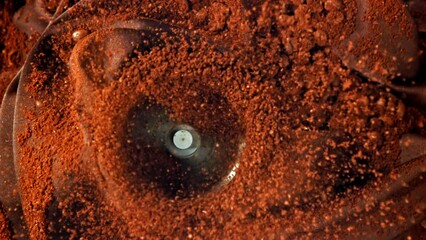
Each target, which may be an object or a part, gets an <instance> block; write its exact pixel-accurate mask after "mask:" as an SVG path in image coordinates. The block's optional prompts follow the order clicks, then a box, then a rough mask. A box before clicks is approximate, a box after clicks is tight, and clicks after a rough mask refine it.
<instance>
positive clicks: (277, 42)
mask: <svg viewBox="0 0 426 240" xmlns="http://www.w3.org/2000/svg"><path fill="white" fill-rule="evenodd" d="M83 2H84V3H85V4H79V3H77V4H76V5H74V6H73V8H71V9H70V10H69V16H68V19H73V18H76V17H78V19H79V22H77V23H75V22H74V23H73V24H76V25H71V23H70V22H71V21H66V20H64V21H63V22H59V23H56V24H62V26H63V28H62V29H72V31H64V34H58V35H54V36H52V37H49V38H48V40H46V41H44V42H43V43H42V44H44V45H42V46H43V47H45V48H46V49H49V54H50V56H45V55H43V54H38V55H37V54H36V55H35V56H34V59H33V60H32V62H31V71H30V73H29V76H30V77H29V78H28V81H27V82H26V85H25V86H24V89H25V91H26V93H27V95H28V99H31V101H34V102H35V103H36V105H35V106H34V107H25V108H23V110H22V111H23V112H25V118H26V119H27V122H26V125H25V127H24V128H23V129H22V131H20V132H18V133H17V134H18V140H19V145H20V164H21V169H22V171H21V174H20V176H19V186H20V194H21V198H22V203H23V204H22V206H23V211H24V213H25V222H26V225H27V228H28V232H29V236H30V238H31V239H47V238H55V239H56V238H59V237H62V238H69V239H76V238H83V239H85V238H88V239H94V238H95V239H115V238H124V239H127V238H138V237H140V236H143V237H144V238H146V239H152V238H167V237H170V236H173V237H179V238H181V237H182V238H195V239H204V238H280V237H282V238H294V237H311V238H315V236H316V237H318V238H321V237H322V238H331V237H334V238H344V237H345V236H348V235H349V236H351V237H355V238H356V237H363V236H365V235H367V236H371V235H372V234H373V233H371V232H374V234H378V235H377V236H380V234H381V231H384V232H385V230H386V229H387V228H393V227H395V226H401V228H402V226H405V225H404V224H405V222H406V221H405V220H406V219H407V218H409V217H410V216H406V215H404V213H403V212H401V211H400V208H399V207H400V206H398V204H399V201H403V196H404V195H401V196H398V197H395V199H394V200H387V201H383V202H381V203H380V205H379V206H373V207H371V211H370V210H367V212H362V210H360V212H359V215H357V216H356V217H357V218H355V219H356V221H355V220H354V221H353V222H351V221H349V220H348V222H345V221H344V220H343V221H341V222H336V223H334V222H333V221H331V222H332V223H331V224H327V221H328V222H330V220H329V219H328V218H334V217H335V216H332V214H333V213H336V212H337V213H338V210H337V209H339V207H341V206H345V204H346V205H347V204H349V205H351V204H352V205H353V204H354V202H357V201H358V200H360V199H364V200H367V199H368V197H367V196H368V194H370V193H369V192H371V191H375V190H379V189H380V187H381V186H382V185H385V184H387V183H388V182H390V181H391V179H392V177H389V175H391V174H389V173H394V172H397V173H399V170H394V169H395V168H396V167H397V166H399V165H400V163H399V154H400V139H401V137H402V136H403V134H406V133H409V132H416V133H420V134H423V135H424V134H425V130H424V126H425V124H426V118H425V116H426V115H425V112H424V110H422V109H420V108H417V107H414V106H411V105H410V104H407V103H406V102H404V101H402V100H401V99H400V98H398V97H397V96H396V95H395V94H393V93H392V92H391V91H390V89H389V88H387V87H386V84H387V83H390V82H391V80H390V78H391V77H395V76H397V75H398V74H397V70H395V62H392V58H391V57H389V56H386V55H385V54H381V52H377V51H376V52H374V53H371V54H370V53H369V52H368V51H369V50H370V49H371V48H370V44H371V42H380V41H381V40H380V36H379V35H376V34H373V36H375V37H376V39H375V38H373V39H369V42H355V45H354V46H355V47H354V49H351V50H349V52H350V53H351V54H352V53H353V54H354V56H357V57H360V56H367V58H368V60H365V63H367V65H368V64H371V63H373V62H374V63H383V64H379V65H380V66H378V65H377V64H376V65H374V66H373V65H372V66H368V67H367V68H364V67H361V68H359V67H357V66H351V63H350V61H352V60H353V59H352V60H351V57H350V56H349V55H348V54H346V52H345V51H346V49H347V45H346V44H349V43H348V42H347V41H346V39H348V38H349V37H350V36H352V34H354V33H356V32H357V12H358V7H359V3H360V2H363V1H353V0H321V1H312V0H305V1H291V0H289V1H256V0H251V1H226V0H221V1H207V0H206V1H202V0H193V1H186V0H178V1H166V0H164V1H143V2H136V1H135V2H132V1H130V2H129V3H127V2H119V1H118V2H117V1H95V3H91V2H90V1H83ZM364 2H370V3H371V2H374V4H372V6H373V8H376V9H377V8H379V9H381V11H383V12H381V16H379V17H378V16H376V15H374V14H373V13H371V14H370V15H368V16H370V17H371V18H370V19H369V21H371V22H374V21H375V18H382V17H383V18H382V19H383V21H385V22H387V23H390V22H392V21H393V19H399V20H401V22H400V25H399V26H402V27H401V28H402V29H403V30H404V31H402V33H398V34H399V35H398V34H395V35H394V36H393V37H394V38H393V39H394V40H395V39H396V41H399V40H400V39H402V38H403V37H405V36H407V35H408V36H410V34H411V33H412V32H413V28H414V25H412V24H411V22H410V20H409V18H408V16H406V15H404V14H403V11H402V10H401V7H402V4H401V3H400V1H396V0H394V1H390V2H389V3H386V4H385V3H384V2H381V3H378V2H376V1H373V0H367V1H364ZM57 4H58V3H57V2H56V1H54V2H53V3H52V4H51V5H49V7H50V8H51V9H54V8H55V6H57ZM15 10H16V9H13V4H11V3H8V2H6V3H5V6H3V11H4V12H3V16H2V19H3V20H2V22H1V26H2V29H4V28H3V27H5V28H7V30H6V31H7V34H6V35H3V36H1V38H2V39H1V41H2V42H3V44H5V45H4V46H2V59H1V61H2V64H3V65H2V66H3V67H1V68H0V71H1V72H0V74H1V79H0V82H1V83H3V84H4V85H6V84H7V81H6V79H9V80H10V79H12V77H13V75H14V74H12V73H16V71H17V70H18V66H20V65H21V64H22V63H23V59H24V56H25V54H26V53H27V51H28V49H29V47H28V46H29V45H31V43H32V41H34V37H37V33H36V34H34V36H31V37H28V36H27V35H24V34H23V33H20V32H19V31H18V30H17V29H16V28H15V27H14V26H13V24H12V23H11V18H12V16H11V15H12V12H13V11H15ZM51 12H54V11H53V10H51ZM372 12H374V11H372ZM401 16H402V17H401ZM140 18H149V19H156V20H158V21H161V22H162V23H166V24H170V25H172V26H175V27H176V29H174V30H173V36H170V35H167V34H160V35H159V36H156V38H158V39H159V42H161V44H157V43H156V42H155V41H154V40H153V43H152V45H153V46H152V47H149V48H143V47H140V48H138V47H136V48H134V49H132V51H131V52H130V53H129V54H125V56H124V57H123V58H125V61H123V62H121V63H119V64H116V63H115V62H114V60H115V57H116V56H120V54H122V52H121V51H124V52H125V53H127V50H125V46H124V45H121V43H122V42H125V41H126V40H125V39H123V36H127V37H128V36H130V37H132V35H131V34H129V33H127V32H126V33H123V32H120V31H119V30H111V29H107V30H105V29H100V27H99V26H108V25H111V24H113V23H115V22H117V21H124V20H129V19H140ZM86 20H90V21H86ZM366 21H367V20H366ZM99 29H100V30H99ZM378 29H379V28H378ZM378 29H374V30H375V31H378ZM76 30H78V31H79V33H80V36H81V38H78V37H75V35H74V37H73V33H75V31H76ZM405 31H406V32H405ZM94 32H96V33H94ZM120 34H123V35H120ZM124 34H129V35H124ZM25 44H28V45H25ZM144 44H145V45H149V43H148V44H147V43H144ZM349 45H350V44H349ZM335 46H337V47H335ZM3 53H4V54H3ZM87 59H89V60H90V61H87ZM4 64H6V65H4ZM7 64H9V65H7ZM396 68H398V66H397V67H396ZM392 71H394V72H392ZM401 71H404V70H401ZM369 77H371V78H369ZM373 78H374V79H373ZM413 81H415V80H413ZM1 91H4V88H2V87H1V85H0V93H3V92H1ZM156 105H160V106H161V107H163V108H164V109H167V110H166V112H167V115H168V116H169V117H170V118H171V119H173V120H174V121H176V122H179V123H185V124H188V125H191V126H193V127H194V128H195V129H197V130H198V131H199V132H200V134H201V135H202V136H203V135H207V136H215V137H217V139H219V140H218V141H217V144H216V148H217V149H219V150H218V151H227V150H228V148H238V146H239V144H240V143H241V142H243V143H244V144H243V145H244V147H243V148H242V150H241V153H240V154H239V155H237V154H235V155H233V157H234V158H235V161H233V162H232V164H234V165H235V164H236V163H238V168H237V170H236V177H235V178H234V179H233V180H232V181H231V182H230V183H229V184H227V185H225V186H223V187H221V188H220V189H218V190H215V191H201V192H196V191H193V189H191V188H185V187H179V186H178V187H177V188H176V189H177V190H176V191H175V188H172V187H170V186H163V185H161V184H160V183H159V181H157V178H156V177H149V176H148V177H147V176H146V175H147V173H146V170H145V169H144V167H145V166H142V165H141V162H143V161H145V159H147V158H149V157H152V156H153V154H148V153H146V152H145V151H148V150H147V149H149V146H145V145H144V146H141V145H140V139H134V137H132V136H133V135H132V134H131V133H132V131H130V130H129V129H132V127H134V126H133V125H132V120H133V119H134V118H135V114H136V113H135V112H137V111H138V109H143V108H147V109H148V108H153V107H154V106H156ZM134 111H135V112H134ZM141 149H142V150H141ZM154 158H155V156H154ZM419 164H424V160H422V162H420V163H419ZM234 165H230V166H229V169H231V168H232V166H234ZM169 170H170V171H169ZM165 171H166V173H165V172H164V171H163V170H161V171H159V172H155V173H156V174H160V175H161V174H166V175H167V174H169V175H173V171H172V170H171V169H166V170H165ZM401 171H402V170H401ZM404 171H405V170H404ZM407 171H408V170H407ZM160 177H161V176H160ZM147 179H148V180H147ZM152 179H154V180H152ZM151 180H152V181H151ZM169 187H170V188H172V190H170V189H169ZM169 190H170V191H169ZM413 208H414V205H413ZM369 211H370V212H369ZM355 215H356V214H355ZM322 216H324V218H321V217H322ZM353 218H354V216H350V217H348V219H353ZM383 218H385V220H383ZM358 221H359V222H358ZM360 222H361V223H360ZM324 225H325V227H324ZM4 226H7V223H6V220H4V217H3V215H2V214H1V213H0V237H3V236H4V238H7V234H9V233H8V231H7V229H6V227H4ZM321 226H323V227H322V228H321ZM374 226H380V227H381V229H377V228H375V227H374ZM318 229H320V230H318ZM2 234H3V235H2ZM312 234H316V235H312Z"/></svg>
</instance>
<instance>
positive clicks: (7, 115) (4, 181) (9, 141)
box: [0, 70, 28, 239]
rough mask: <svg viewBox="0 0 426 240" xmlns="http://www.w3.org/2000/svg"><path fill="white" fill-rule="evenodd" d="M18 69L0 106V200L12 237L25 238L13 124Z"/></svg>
mask: <svg viewBox="0 0 426 240" xmlns="http://www.w3.org/2000/svg"><path fill="white" fill-rule="evenodd" d="M21 72H22V70H20V71H19V72H18V74H17V75H16V76H15V77H14V79H13V80H12V82H11V83H10V84H9V86H8V88H7V90H6V93H5V95H4V98H3V102H2V105H1V107H0V143H1V144H0V202H1V203H2V204H3V207H4V208H5V209H4V212H5V215H6V217H7V218H8V220H9V221H10V225H11V228H12V232H13V238H14V239H27V238H28V236H27V234H28V233H27V227H26V224H25V221H24V215H23V210H22V204H21V197H20V193H19V185H18V176H17V174H16V172H15V168H16V166H15V154H14V149H13V148H14V147H13V144H14V142H13V135H14V131H13V124H14V115H15V105H16V98H17V91H18V86H19V82H20V77H21Z"/></svg>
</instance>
